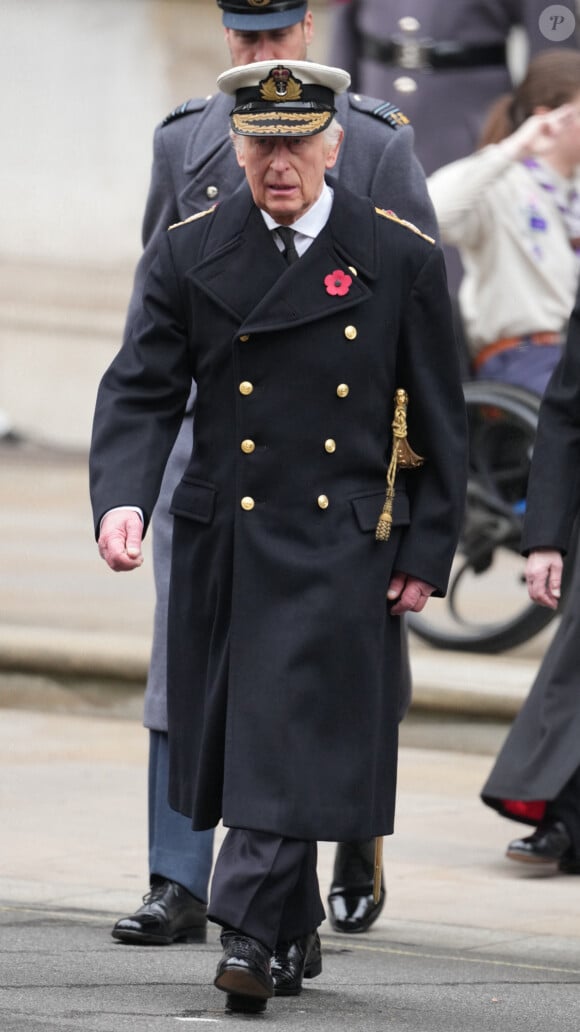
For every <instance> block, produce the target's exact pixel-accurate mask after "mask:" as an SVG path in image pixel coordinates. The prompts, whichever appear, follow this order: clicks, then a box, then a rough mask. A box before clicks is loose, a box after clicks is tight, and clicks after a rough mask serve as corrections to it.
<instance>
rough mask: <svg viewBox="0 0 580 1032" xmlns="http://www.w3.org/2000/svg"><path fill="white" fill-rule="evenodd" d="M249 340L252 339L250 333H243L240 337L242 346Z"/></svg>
mask: <svg viewBox="0 0 580 1032" xmlns="http://www.w3.org/2000/svg"><path fill="white" fill-rule="evenodd" d="M249 339H250V334H249V333H242V336H241V337H240V340H241V341H242V344H245V343H246V341H247V340H249Z"/></svg>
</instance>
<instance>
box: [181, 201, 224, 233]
mask: <svg viewBox="0 0 580 1032" xmlns="http://www.w3.org/2000/svg"><path fill="white" fill-rule="evenodd" d="M216 208H217V204H212V206H211V208H206V209H205V211H196V213H195V215H190V216H189V218H188V219H183V221H182V222H174V223H173V225H172V226H169V229H177V228H178V227H179V226H186V225H187V223H188V222H197V220H198V219H203V218H204V216H205V215H211V213H212V211H215V210H216Z"/></svg>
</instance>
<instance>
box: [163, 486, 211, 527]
mask: <svg viewBox="0 0 580 1032" xmlns="http://www.w3.org/2000/svg"><path fill="white" fill-rule="evenodd" d="M216 495H217V488H216V487H214V485H213V484H207V483H206V482H205V481H203V480H186V479H183V480H182V481H181V483H180V484H178V485H177V487H176V488H175V491H174V492H173V498H172V499H171V506H170V509H169V511H170V513H171V515H172V516H182V517H184V518H185V519H186V520H197V522H198V523H211V521H212V520H213V516H214V512H215V500H216Z"/></svg>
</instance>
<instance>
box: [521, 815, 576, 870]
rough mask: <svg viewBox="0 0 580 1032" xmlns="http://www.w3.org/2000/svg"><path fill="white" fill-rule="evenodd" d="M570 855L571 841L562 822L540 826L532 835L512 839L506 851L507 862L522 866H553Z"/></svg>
mask: <svg viewBox="0 0 580 1032" xmlns="http://www.w3.org/2000/svg"><path fill="white" fill-rule="evenodd" d="M571 853H572V840H571V838H570V836H569V834H568V832H567V830H566V825H565V824H563V823H562V821H554V822H553V823H551V824H546V823H544V824H540V825H538V827H537V828H536V830H535V832H534V833H533V835H528V836H527V838H521V839H514V840H513V842H510V844H509V846H508V847H507V850H506V856H507V857H508V859H509V860H519V861H520V863H524V864H539V865H541V864H554V863H557V862H559V861H561V860H565V859H566V858H567V857H568V856H570V855H571Z"/></svg>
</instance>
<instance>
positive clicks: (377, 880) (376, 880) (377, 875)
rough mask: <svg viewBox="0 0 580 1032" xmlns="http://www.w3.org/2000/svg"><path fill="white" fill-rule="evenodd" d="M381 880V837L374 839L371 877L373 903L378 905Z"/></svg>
mask: <svg viewBox="0 0 580 1032" xmlns="http://www.w3.org/2000/svg"><path fill="white" fill-rule="evenodd" d="M382 880H383V836H382V835H381V836H380V838H376V839H375V867H374V875H373V902H374V903H378V902H379V900H380V898H381V884H382Z"/></svg>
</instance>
